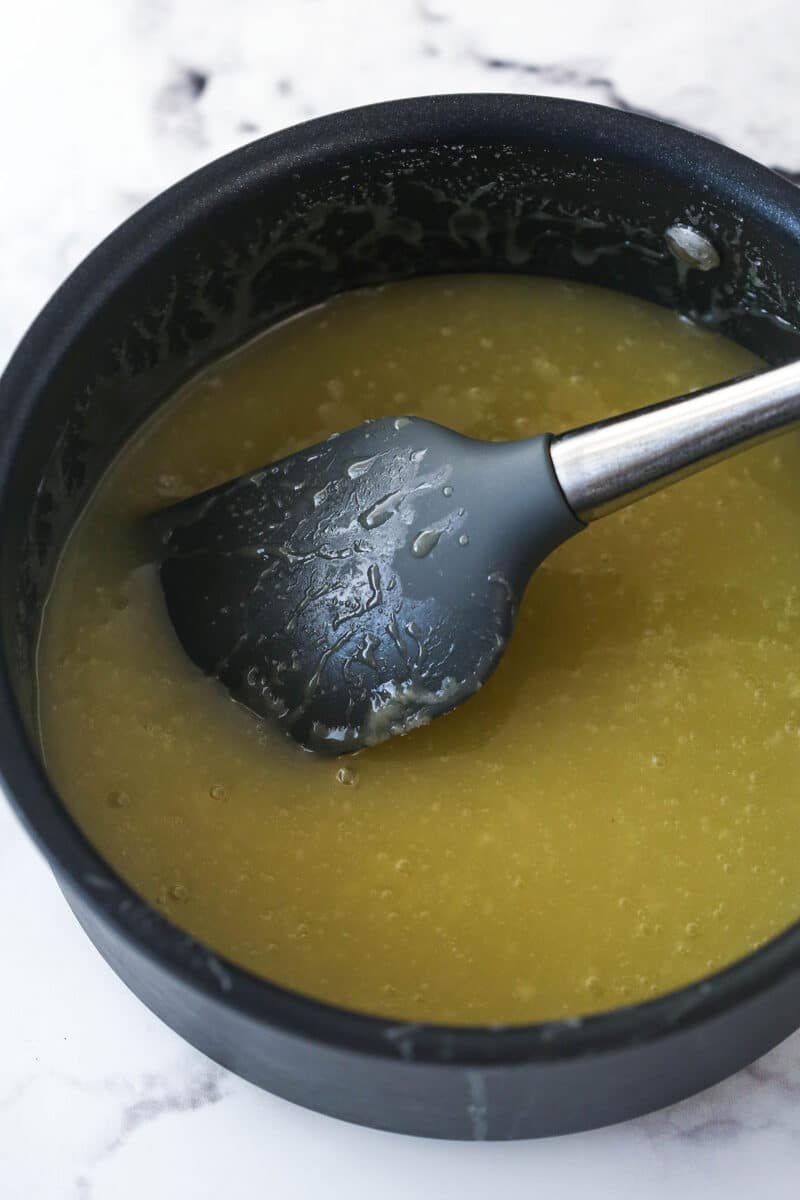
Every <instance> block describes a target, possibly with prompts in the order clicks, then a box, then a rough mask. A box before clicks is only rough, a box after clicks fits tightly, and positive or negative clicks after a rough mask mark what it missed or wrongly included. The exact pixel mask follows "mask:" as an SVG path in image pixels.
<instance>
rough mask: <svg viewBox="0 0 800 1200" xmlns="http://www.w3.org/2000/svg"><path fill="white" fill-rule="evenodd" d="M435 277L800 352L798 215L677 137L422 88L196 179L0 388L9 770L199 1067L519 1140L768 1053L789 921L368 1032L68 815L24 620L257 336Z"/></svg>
mask: <svg viewBox="0 0 800 1200" xmlns="http://www.w3.org/2000/svg"><path fill="white" fill-rule="evenodd" d="M676 224H677V225H683V226H687V227H690V228H691V229H694V230H696V231H699V232H700V233H701V234H703V235H704V236H705V237H706V238H707V239H709V240H710V242H711V243H713V246H714V248H715V249H716V251H717V253H718V255H719V260H720V261H719V265H716V266H712V267H711V269H709V270H700V269H697V268H692V267H691V266H690V265H688V264H686V263H682V262H680V261H679V260H678V259H676V257H675V256H674V254H673V253H672V252H671V250H670V248H669V245H668V240H667V239H665V232H666V230H667V229H669V228H671V227H673V226H675V225H676ZM712 258H713V256H712ZM705 265H708V264H707V263H706V264H705ZM444 271H517V272H520V271H524V272H533V273H538V274H545V275H555V276H563V277H567V278H570V279H581V280H588V281H591V282H594V283H599V284H603V285H605V286H608V287H613V288H618V289H620V290H622V291H627V292H632V293H635V294H637V295H641V296H645V297H647V298H648V299H650V300H655V301H657V302H658V303H660V304H663V305H669V306H672V307H674V308H677V309H680V310H682V311H685V312H686V313H689V314H692V315H693V316H695V317H696V318H698V319H702V320H705V321H708V322H710V323H712V324H713V325H714V326H715V327H716V328H718V329H720V330H722V331H723V332H724V333H726V334H727V335H729V336H730V337H732V338H734V339H736V340H737V341H739V342H741V343H742V344H743V345H745V346H747V347H749V348H750V349H752V350H754V351H756V352H757V353H758V354H760V355H762V356H763V357H764V358H766V359H767V360H769V361H770V362H773V363H778V362H781V361H784V360H786V359H788V358H791V357H793V356H796V355H798V354H800V290H799V288H800V193H798V192H797V191H796V190H795V188H794V187H793V186H792V185H791V184H789V183H788V182H786V181H784V180H782V179H780V178H778V177H777V176H776V175H774V174H772V173H771V172H770V171H768V170H767V169H766V168H764V167H761V166H758V165H757V164H755V163H753V162H751V161H749V160H748V159H745V158H742V157H740V156H739V155H737V154H734V153H732V152H731V151H730V150H727V149H724V148H723V147H721V146H718V145H715V144H714V143H712V142H709V141H706V140H704V139H702V138H699V137H697V136H695V135H693V134H689V133H686V132H682V131H680V130H678V129H674V128H671V127H670V126H667V125H662V124H659V123H657V122H653V121H650V120H646V119H643V118H639V117H635V116H632V115H630V114H627V113H618V112H613V111H610V110H607V109H603V108H596V107H593V106H590V105H584V104H573V103H569V102H565V101H561V100H549V99H544V98H538V97H527V96H492V95H475V96H469V95H467V96H441V97H435V98H428V99H421V100H407V101H400V102H397V103H390V104H382V105H377V106H375V107H371V108H364V109H358V110H355V111H352V112H348V113H344V114H339V115H337V116H333V117H326V118H324V119H322V120H318V121H312V122H310V123H309V124H306V125H301V126H298V127H296V128H294V129H290V130H287V131H286V132H284V133H280V134H277V135H275V136H273V137H268V138H265V139H263V140H261V141H258V142H255V143H253V144H252V145H249V146H246V147H244V148H243V149H241V150H238V151H236V152H235V153H234V154H231V155H229V156H228V157H226V158H223V159H221V160H220V161H218V162H215V163H213V164H212V165H211V166H209V167H206V168H204V169H203V170H201V171H199V172H197V174H195V175H192V176H191V177H190V178H188V179H186V180H184V181H183V182H182V183H179V184H178V185H177V186H175V187H173V188H171V189H170V190H169V191H168V192H166V193H165V194H164V195H162V196H160V197H159V198H158V199H156V200H155V201H153V203H151V204H149V205H148V206H147V207H146V208H144V209H143V210H142V211H141V212H139V213H138V214H137V215H136V216H134V217H133V218H131V220H129V221H127V222H126V223H125V224H124V225H123V226H122V227H121V228H120V229H119V230H117V231H116V233H114V234H112V235H111V237H109V238H108V239H107V240H106V241H105V242H104V243H103V244H102V245H101V246H100V247H99V248H98V249H97V250H95V251H94V253H93V254H91V255H90V256H89V258H88V259H86V261H85V262H84V263H83V264H82V265H81V266H80V267H79V268H78V269H77V270H76V271H75V273H74V274H73V275H72V276H71V277H70V279H69V280H68V281H67V282H66V283H65V284H64V286H63V287H62V288H61V289H60V290H59V291H58V292H57V293H56V295H55V296H54V297H53V299H52V300H51V301H50V303H49V304H48V306H47V307H46V308H45V310H44V312H43V313H42V314H41V316H40V317H39V318H38V320H37V321H36V322H35V323H34V325H33V327H32V328H31V330H30V331H29V333H28V334H27V335H26V337H25V338H24V340H23V342H22V344H21V345H20V347H19V349H18V350H17V352H16V354H15V355H14V358H13V359H12V361H11V363H10V365H9V367H8V369H7V371H6V372H5V375H4V376H3V378H2V381H0V554H1V555H2V561H1V563H0V626H1V632H2V659H1V661H0V773H1V774H2V779H3V783H4V786H5V789H6V791H7V793H8V795H9V797H10V799H11V801H12V803H13V804H14V805H15V806H16V808H17V809H18V811H19V814H20V816H21V817H22V819H23V821H24V822H25V824H26V826H27V828H28V830H29V831H30V833H31V835H32V836H33V837H34V839H35V840H36V842H37V843H38V845H39V846H40V848H41V849H42V851H43V852H44V854H45V855H46V856H47V858H48V860H49V862H50V863H51V865H52V868H53V870H54V871H55V874H56V876H57V878H58V881H59V883H60V885H61V887H62V888H63V890H64V893H65V895H66V897H67V900H68V901H69V903H70V904H71V906H72V908H73V909H74V911H75V914H76V916H77V917H78V920H79V921H80V922H81V924H82V925H83V927H84V928H85V930H86V932H87V933H88V935H89V937H90V938H91V939H92V941H93V942H94V943H95V945H96V946H97V948H98V949H99V950H100V952H101V954H103V956H104V957H105V958H106V959H107V960H108V962H109V963H110V964H111V966H112V967H113V968H114V970H115V971H116V972H117V973H118V974H119V975H120V976H121V978H122V979H123V980H124V981H125V982H126V983H127V984H128V986H129V987H130V988H131V989H132V990H133V991H134V992H135V993H136V994H137V995H138V996H140V997H141V999H142V1000H143V1001H144V1002H145V1004H147V1005H149V1007H150V1008H151V1009H152V1010H153V1011H154V1012H156V1013H157V1014H158V1015H159V1016H160V1017H162V1018H163V1020H165V1021H166V1022H167V1023H168V1024H169V1025H171V1026H172V1027H173V1029H175V1030H177V1031H178V1032H179V1033H180V1034H182V1035H183V1036H184V1037H185V1038H187V1039H188V1040H189V1041H190V1042H192V1043H194V1045H196V1046H198V1047H199V1048H200V1049H201V1050H203V1051H204V1052H205V1053H206V1054H208V1055H210V1056H211V1057H212V1058H214V1059H216V1060H217V1061H218V1062H220V1063H223V1064H224V1065H225V1066H227V1067H230V1068H231V1069H232V1070H234V1071H237V1072H238V1073H239V1074H241V1075H243V1076H245V1077H246V1078H248V1079H250V1080H253V1081H254V1082H256V1083H258V1084H260V1085H262V1086H263V1087H265V1088H268V1089H269V1090H271V1091H273V1092H276V1093H278V1094H279V1095H281V1096H285V1097H287V1098H289V1099H291V1100H294V1101H296V1102H298V1103H300V1104H304V1105H307V1106H308V1107H310V1108H315V1109H318V1110H321V1111H323V1112H326V1113H331V1114H333V1115H336V1116H339V1117H344V1118H346V1119H348V1120H351V1121H358V1122H361V1123H363V1124H366V1125H372V1126H377V1127H379V1128H382V1129H391V1130H398V1131H403V1132H406V1133H416V1134H427V1135H431V1136H438V1137H453V1138H518V1137H530V1136H533V1135H542V1134H554V1133H563V1132H567V1131H570V1130H579V1129H588V1128H591V1127H592V1126H597V1125H603V1124H607V1123H610V1122H613V1121H620V1120H623V1119H624V1118H626V1117H631V1116H634V1115H636V1114H638V1113H643V1112H646V1111H647V1110H649V1109H653V1108H657V1107H659V1106H661V1105H664V1104H668V1103H670V1102H671V1101H675V1100H678V1099H680V1098H681V1097H684V1096H687V1095H689V1094H690V1093H692V1092H695V1091H697V1090H698V1089H700V1088H704V1087H706V1086H707V1085H709V1084H711V1083H714V1082H715V1081H716V1080H718V1079H721V1078H722V1077H723V1076H725V1075H728V1074H729V1073H730V1072H732V1071H735V1070H736V1069H737V1068H739V1067H741V1066H743V1065H744V1064H746V1063H748V1062H750V1061H751V1060H752V1059H754V1058H756V1057H757V1056H758V1055H760V1054H762V1053H763V1052H764V1051H765V1050H767V1049H769V1047H771V1046H773V1045H774V1044H775V1043H776V1042H778V1041H779V1040H780V1039H781V1038H783V1037H785V1036H786V1035H787V1034H788V1033H790V1032H791V1031H792V1030H793V1029H795V1027H796V1026H798V1025H800V926H795V927H793V928H792V929H790V930H789V931H788V932H786V933H784V934H783V935H782V936H781V937H778V938H776V939H775V940H773V941H772V942H770V943H769V944H768V945H766V946H764V947H763V948H762V949H760V950H759V951H758V952H757V953H755V954H752V955H750V956H749V957H748V958H746V959H743V960H742V961H740V962H738V963H736V964H735V965H734V966H732V967H730V968H729V969H728V970H726V971H723V972H721V973H720V974H717V975H715V976H712V977H709V978H708V979H705V980H703V981H701V982H699V983H696V984H693V985H692V986H690V987H686V988H682V989H681V990H680V991H677V992H674V993H672V994H671V995H668V996H665V997H663V998H661V999H658V1000H654V1001H652V1002H650V1003H647V1004H640V1005H634V1006H632V1007H629V1008H624V1009H618V1010H615V1011H613V1012H609V1013H606V1014H602V1015H599V1016H593V1017H589V1018H586V1019H584V1020H571V1021H555V1022H551V1023H547V1024H538V1025H530V1026H524V1027H522V1026H520V1027H507V1028H503V1027H491V1028H470V1029H467V1028H448V1027H445V1026H439V1025H422V1024H403V1023H400V1022H392V1021H388V1020H382V1019H375V1018H371V1017H366V1016H362V1015H359V1014H357V1013H353V1012H347V1011H344V1010H341V1009H337V1008H333V1007H330V1006H328V1005H324V1004H318V1003H316V1002H314V1001H312V1000H309V999H306V998H304V997H302V996H299V995H297V994H294V993H292V992H289V991H286V990H284V989H282V988H279V987H275V986H272V985H271V984H269V983H267V982H265V981H264V980H261V979H257V978H255V977H254V976H252V975H249V974H248V973H247V972H245V971H242V970H240V969H239V968H237V967H236V966H234V965H232V964H231V963H229V962H226V961H224V960H222V959H220V958H219V957H218V956H216V955H214V954H212V953H211V952H210V951H209V950H208V949H207V948H206V947H204V946H203V945H202V944H200V943H199V942H197V941H195V940H193V939H192V938H190V937H188V936H187V935H186V934H184V933H182V932H181V931H180V930H178V929H177V928H176V927H175V926H173V925H171V924H170V923H169V922H168V921H167V920H165V919H164V917H163V916H162V915H161V914H160V913H158V912H156V911H155V910H154V909H152V908H151V907H150V906H149V905H148V904H146V903H145V902H144V901H143V900H141V899H140V898H139V897H138V896H137V895H135V894H134V892H132V891H131V889H130V888H129V887H128V886H127V885H126V884H125V883H123V882H122V880H121V879H120V878H119V877H118V876H117V875H116V874H115V873H114V872H113V871H112V870H111V869H110V867H109V866H108V865H107V864H106V863H105V862H104V861H103V860H102V858H101V857H100V856H99V855H98V854H97V853H96V852H95V851H94V850H93V849H92V847H91V845H90V844H89V843H88V842H87V841H86V839H85V838H84V837H83V835H82V834H81V833H80V832H79V830H78V829H77V828H76V826H75V825H74V823H73V822H72V820H71V819H70V817H69V816H68V814H67V813H66V811H65V810H64V808H63V807H62V806H61V804H60V803H59V799H58V797H57V795H56V794H55V792H54V791H53V789H52V788H51V786H50V784H49V783H48V780H47V777H46V775H45V773H44V771H43V770H42V767H41V765H40V762H39V759H38V757H37V752H36V742H35V732H34V703H33V702H34V689H33V679H34V651H35V644H36V636H37V630H38V626H39V621H40V616H41V611H42V604H43V602H44V600H45V597H46V595H47V590H48V585H49V582H50V579H51V576H52V573H53V568H54V566H55V563H56V560H57V557H58V554H59V550H60V548H61V546H62V544H63V541H64V538H65V536H66V534H67V533H68V531H69V529H70V527H71V525H72V524H73V522H74V521H75V518H76V515H77V514H78V512H79V511H80V509H81V506H82V505H83V504H84V503H85V501H86V499H87V497H88V495H89V494H90V492H91V490H92V488H93V486H94V485H95V483H96V482H97V480H98V478H99V476H100V474H101V472H102V471H103V469H104V468H105V467H106V465H107V464H108V463H109V461H110V459H111V458H112V456H113V455H114V454H115V452H116V451H117V450H118V448H119V447H120V445H121V444H122V442H123V441H124V440H125V439H126V438H127V437H128V436H129V435H130V434H131V432H132V431H133V430H134V429H136V427H137V426H138V425H140V424H141V422H142V421H143V420H144V419H145V418H146V417H147V416H148V414H149V413H150V412H151V411H152V410H153V408H154V407H155V406H156V405H157V404H159V403H160V402H161V401H162V400H163V399H164V398H165V397H167V396H168V395H169V394H170V393H171V392H172V391H174V389H175V388H176V386H177V385H178V384H180V383H181V381H182V380H184V379H185V378H186V377H187V375H190V374H191V373H192V372H194V371H195V370H197V368H198V367H200V366H202V365H203V364H205V363H207V362H208V361H209V360H210V359H212V358H214V357H215V356H218V355H220V354H222V353H225V352H226V351H228V350H230V349H231V348H232V347H234V346H236V345H237V344H238V343H240V342H242V341H244V340H245V339H247V338H249V337H250V336H252V335H253V334H254V333H255V332H257V331H258V330H260V329H262V328H263V327H265V326H266V325H268V324H269V323H270V322H273V321H276V320H278V319H280V318H282V317H285V316H286V315H287V314H289V313H292V312H294V311H296V310H298V309H301V308H303V307H304V306H306V305H309V304H312V303H316V302H318V301H320V300H322V299H323V298H325V297H326V296H329V295H331V294H332V293H334V292H338V291H341V290H342V289H346V288H352V287H357V286H359V285H363V284H368V283H373V282H379V281H383V280H388V279H394V278H400V277H405V276H409V275H416V274H425V273H431V272H444ZM787 786H789V781H787ZM353 869H354V870H357V869H358V864H357V863H354V864H353ZM20 902H21V903H27V902H30V901H28V900H24V899H23V900H21V901H20ZM54 969H55V968H54ZM5 986H6V987H7V988H13V986H14V983H13V980H8V981H6V984H5Z"/></svg>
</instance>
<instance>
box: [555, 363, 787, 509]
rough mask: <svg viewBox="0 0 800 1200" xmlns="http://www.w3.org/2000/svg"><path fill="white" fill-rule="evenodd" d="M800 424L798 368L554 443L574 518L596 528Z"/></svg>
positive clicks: (623, 418)
mask: <svg viewBox="0 0 800 1200" xmlns="http://www.w3.org/2000/svg"><path fill="white" fill-rule="evenodd" d="M798 423H800V362H794V363H790V364H789V365H788V366H785V367H777V368H775V369H774V370H771V371H765V372H763V373H762V374H760V375H753V376H749V377H748V378H746V379H737V380H734V381H733V382H732V383H726V384H722V385H721V386H717V387H713V388H707V389H705V390H703V391H698V392H693V393H692V394H691V395H689V396H680V397H678V398H677V399H674V400H667V401H666V402H665V403H663V404H654V405H652V406H651V407H649V408H642V409H639V410H638V411H637V412H633V413H630V412H629V413H624V414H623V415H621V416H619V417H611V418H610V419H609V420H606V421H598V422H597V423H596V424H594V425H585V426H583V427H582V428H579V429H574V430H572V431H571V432H569V433H565V434H562V435H561V436H560V437H555V438H553V440H552V442H551V443H550V456H551V458H552V462H553V468H554V470H555V474H556V477H557V479H558V482H559V483H560V485H561V488H562V491H563V492H564V495H565V497H566V499H567V501H568V502H569V504H570V506H571V508H572V510H573V512H574V513H576V515H577V516H579V517H580V518H581V520H583V521H594V520H596V519H597V518H598V517H604V516H607V515H608V513H612V512H615V511H616V510H617V509H618V508H624V507H625V505H627V504H632V503H633V501H634V500H639V499H640V498H641V497H643V496H647V495H648V494H649V493H651V492H655V491H658V490H659V488H662V487H666V486H667V485H668V484H671V483H675V482H676V481H677V480H679V479H683V478H685V477H686V476H687V475H691V474H693V473H694V472H695V471H699V470H701V468H703V467H706V466H708V465H709V464H710V463H712V462H714V461H715V460H717V459H723V458H727V457H729V456H730V455H732V454H736V453H738V451H740V450H744V449H746V448H747V447H749V446H753V445H755V444H756V443H758V442H762V441H766V440H767V439H768V438H771V437H774V436H775V435H776V434H779V433H783V432H784V431H785V430H786V429H787V428H788V427H789V426H791V425H794V424H798Z"/></svg>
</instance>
